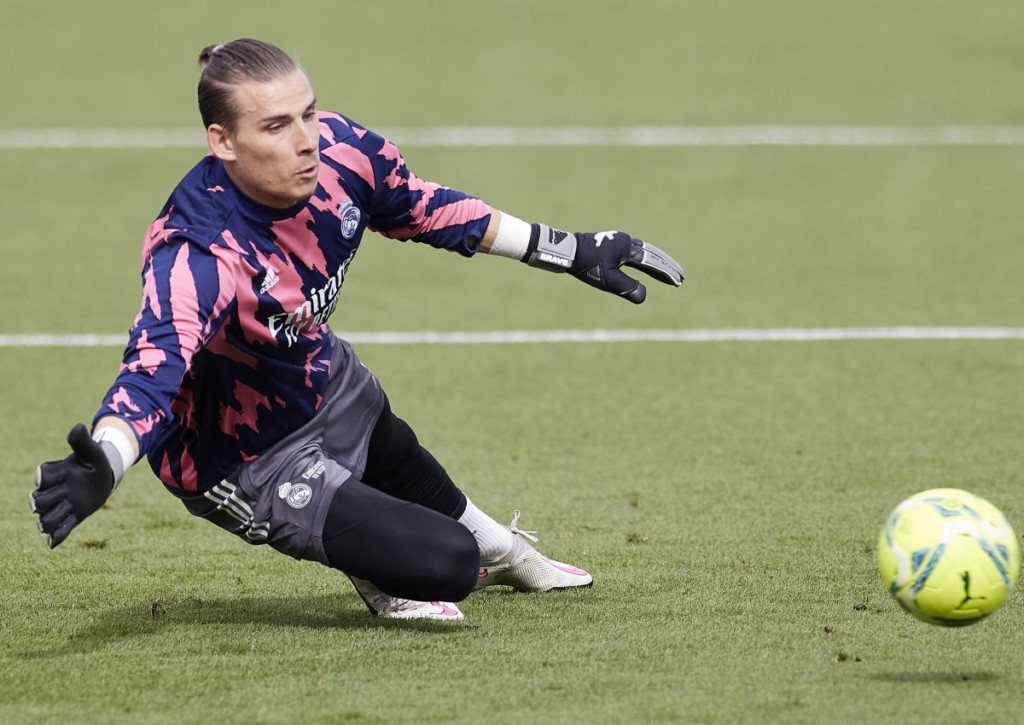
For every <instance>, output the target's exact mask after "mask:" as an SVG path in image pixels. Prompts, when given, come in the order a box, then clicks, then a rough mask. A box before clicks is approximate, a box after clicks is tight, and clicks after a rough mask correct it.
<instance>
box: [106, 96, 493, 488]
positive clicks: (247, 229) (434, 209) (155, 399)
mask: <svg viewBox="0 0 1024 725" xmlns="http://www.w3.org/2000/svg"><path fill="white" fill-rule="evenodd" d="M319 119H320V171H319V184H318V186H317V189H316V192H315V193H314V195H313V196H312V197H311V198H310V199H309V200H307V201H305V202H301V203H299V204H296V205H295V206H294V207H292V208H290V209H272V208H269V207H266V206H263V205H261V204H258V203H256V202H254V201H252V200H251V199H249V198H247V197H246V196H244V195H243V194H242V193H241V192H240V191H239V190H238V189H237V188H236V187H235V186H234V185H233V184H232V182H231V180H230V179H229V178H228V175H227V173H226V172H225V170H224V167H223V165H222V164H221V162H220V161H218V160H217V159H216V158H214V157H213V156H207V157H206V158H204V159H203V160H202V161H200V162H199V163H198V164H197V165H196V166H195V167H194V168H193V169H192V170H191V171H190V172H189V173H188V174H187V175H186V176H185V178H184V179H182V181H181V182H180V183H179V184H178V186H177V187H176V188H175V190H174V192H173V193H172V194H171V196H170V198H169V199H168V201H167V204H166V205H165V206H164V208H163V210H162V211H161V212H160V216H159V218H158V219H157V220H156V221H155V222H154V223H153V224H152V226H150V228H149V230H148V233H147V235H146V239H145V243H144V245H143V250H142V308H141V310H140V311H139V314H138V317H136V319H135V323H134V325H133V327H132V329H131V333H130V338H129V342H128V346H127V348H126V350H125V354H124V359H123V361H122V364H121V369H120V372H119V374H118V376H117V378H116V380H115V381H114V384H113V385H112V386H111V388H110V390H109V392H108V393H107V395H106V397H105V398H104V401H103V404H102V407H101V408H100V410H99V411H98V412H97V414H96V419H97V420H98V419H99V418H101V417H104V416H109V415H117V416H119V417H121V418H123V419H125V420H127V421H128V422H129V423H130V425H131V426H132V428H133V429H134V431H135V434H136V436H137V437H138V440H139V447H140V450H141V451H142V453H143V454H144V455H146V456H147V457H148V458H149V463H150V465H151V466H152V468H153V470H154V471H155V472H156V474H157V475H158V476H159V477H160V479H161V480H162V481H163V482H164V484H166V485H167V486H168V487H170V488H172V489H173V490H175V491H176V492H177V493H179V494H182V495H189V494H190V493H193V492H202V491H205V490H206V489H208V488H210V487H211V486H213V485H215V484H217V483H219V482H220V481H221V480H222V479H223V478H224V477H225V476H227V475H228V474H229V473H230V472H232V471H233V470H234V469H235V468H237V467H238V466H239V465H240V464H241V463H243V462H245V461H250V460H253V459H255V458H258V457H259V456H260V454H261V453H262V452H263V451H265V450H266V449H267V448H268V447H269V446H271V445H273V444H274V443H276V442H277V441H279V440H281V439H282V438H283V437H284V436H286V435H287V434H289V433H291V432H292V431H294V430H295V429H297V428H298V427H299V426H301V425H303V424H304V423H305V422H306V421H308V420H309V419H310V417H312V415H313V414H314V412H315V411H316V410H317V409H318V408H319V406H320V404H321V402H322V396H323V393H324V391H325V390H326V388H327V380H328V377H329V375H330V373H331V370H330V361H331V350H332V340H333V336H332V334H331V332H330V330H329V328H328V326H327V319H328V317H330V315H331V313H332V312H334V309H335V308H336V307H337V304H338V294H339V292H340V290H341V286H342V284H343V283H344V281H345V275H346V273H347V272H348V269H349V265H350V264H351V263H352V259H353V257H354V256H355V253H356V250H357V249H358V247H359V243H360V240H361V239H362V236H363V232H364V231H365V230H366V229H370V230H372V231H375V232H378V233H380V234H382V235H384V236H386V237H390V238H393V239H399V240H403V241H404V240H414V241H417V242H424V243H426V244H430V245H432V246H434V247H438V248H441V249H448V250H451V251H455V252H458V253H460V254H462V255H464V256H471V255H473V254H474V252H475V251H476V243H477V241H478V240H479V239H481V238H482V237H483V235H484V231H485V230H486V229H487V225H488V223H489V221H490V216H491V207H490V206H488V205H487V204H486V203H485V202H483V201H481V200H479V199H476V198H474V197H471V196H468V195H466V194H463V193H461V192H459V191H455V190H453V189H449V188H447V187H443V186H440V185H438V184H434V183H431V182H427V181H423V180H421V179H419V178H417V177H416V176H415V175H414V174H413V173H411V172H410V171H409V169H408V168H407V167H406V166H405V161H404V160H403V158H402V156H401V154H400V153H399V151H398V149H397V148H396V147H395V146H394V145H392V144H391V143H389V142H388V141H386V140H385V139H383V138H382V137H380V136H378V135H376V134H374V133H372V132H370V131H368V130H367V129H365V128H363V127H362V126H359V125H358V124H356V123H354V122H352V121H351V120H349V119H347V118H345V117H343V116H341V115H338V114H334V113H320V114H319Z"/></svg>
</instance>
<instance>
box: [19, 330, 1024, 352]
mask: <svg viewBox="0 0 1024 725" xmlns="http://www.w3.org/2000/svg"><path fill="white" fill-rule="evenodd" d="M339 334H340V335H341V336H342V337H344V338H345V339H346V340H348V341H349V342H352V343H353V344H357V345H516V344H530V343H533V344H537V343H540V344H547V343H595V342H605V343H614V342H820V341H834V340H838V341H843V340H1024V327H839V328H782V329H775V330H768V329H743V328H737V329H717V330H537V331H526V330H508V331H493V332H351V333H344V332H342V333H339ZM125 342H127V338H126V336H124V335H95V334H82V335H47V334H29V335H0V348H4V347H15V348H34V347H123V346H124V344H125Z"/></svg>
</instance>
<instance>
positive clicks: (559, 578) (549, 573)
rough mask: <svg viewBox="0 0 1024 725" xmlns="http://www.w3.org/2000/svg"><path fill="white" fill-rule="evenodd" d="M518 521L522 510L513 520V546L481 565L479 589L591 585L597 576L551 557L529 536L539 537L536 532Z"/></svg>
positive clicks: (545, 589)
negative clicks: (522, 527)
mask: <svg viewBox="0 0 1024 725" xmlns="http://www.w3.org/2000/svg"><path fill="white" fill-rule="evenodd" d="M518 523H519V511H516V512H515V516H513V518H512V523H511V524H509V529H510V530H511V531H512V533H513V534H514V536H513V537H512V538H513V541H512V550H511V551H509V553H507V554H506V555H505V556H503V557H501V558H500V559H498V560H497V561H495V562H492V563H489V564H484V565H483V566H481V567H480V573H479V574H478V578H477V581H476V589H483V588H484V587H494V586H509V587H512V588H513V589H515V590H516V591H520V592H551V591H558V590H561V589H576V588H581V587H589V586H591V585H592V584H593V583H594V578H593V577H592V576H590V574H588V573H587V572H585V571H583V570H582V569H579V568H577V567H575V566H572V565H570V564H563V563H562V562H560V561H555V560H554V559H549V558H547V557H546V556H544V555H543V554H541V553H540V552H539V551H537V550H536V549H535V548H533V545H531V544H530V542H529V541H527V539H530V541H537V537H536V536H534V534H535V533H536V532H534V531H522V530H520V529H519V528H518V527H517V524H518Z"/></svg>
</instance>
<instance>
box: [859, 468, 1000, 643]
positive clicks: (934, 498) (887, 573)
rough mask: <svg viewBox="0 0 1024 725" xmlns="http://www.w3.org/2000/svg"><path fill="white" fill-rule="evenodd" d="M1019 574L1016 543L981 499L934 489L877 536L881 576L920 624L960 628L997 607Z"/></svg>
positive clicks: (903, 506)
mask: <svg viewBox="0 0 1024 725" xmlns="http://www.w3.org/2000/svg"><path fill="white" fill-rule="evenodd" d="M1019 571H1020V552H1019V548H1018V545H1017V537H1016V535H1015V534H1014V532H1013V528H1012V527H1011V526H1010V522H1009V521H1007V519H1006V517H1005V516H1004V515H1003V513H1002V512H1001V511H1000V510H999V509H997V508H996V507H995V506H993V505H992V504H991V503H989V502H988V501H986V500H985V499H983V498H980V497H978V496H975V495H973V494H970V493H968V492H967V491H961V490H960V489H955V488H935V489H930V490H928V491H922V492H921V493H918V494H916V495H914V496H911V497H910V498H908V499H906V500H905V501H903V502H902V503H900V505H899V506H897V507H896V508H895V509H893V512H892V513H891V514H889V518H888V519H886V522H885V526H883V527H882V533H881V535H880V536H879V537H878V572H879V574H881V576H882V581H883V582H884V583H885V586H886V588H887V589H888V590H889V593H890V594H892V596H893V597H895V599H896V601H897V602H899V604H900V606H901V607H903V609H905V610H906V611H908V612H910V613H911V614H912V615H914V616H915V617H917V618H918V619H920V620H922V621H924V622H928V623H929V624H936V625H940V626H943V627H960V626H963V625H967V624H973V623H975V622H977V621H979V620H981V619H984V618H985V617H987V616H988V615H990V614H992V613H993V612H994V611H996V610H997V609H999V608H1000V607H1001V606H1002V605H1003V603H1004V602H1005V601H1006V598H1007V597H1008V596H1009V594H1010V591H1011V590H1012V589H1013V586H1014V583H1015V582H1016V581H1017V574H1018V572H1019Z"/></svg>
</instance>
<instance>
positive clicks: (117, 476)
mask: <svg viewBox="0 0 1024 725" xmlns="http://www.w3.org/2000/svg"><path fill="white" fill-rule="evenodd" d="M92 439H93V440H94V441H96V442H97V443H99V444H100V448H101V449H103V455H105V456H106V457H107V460H108V461H109V462H110V468H111V469H112V470H113V472H114V486H115V487H116V486H117V484H119V483H120V482H121V479H122V478H124V474H125V471H127V470H128V469H129V468H131V467H132V464H134V463H135V445H134V441H131V440H129V439H128V436H127V435H126V434H125V433H124V431H121V430H118V429H117V428H114V427H111V426H104V427H103V428H99V429H97V430H95V431H93V434H92Z"/></svg>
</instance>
